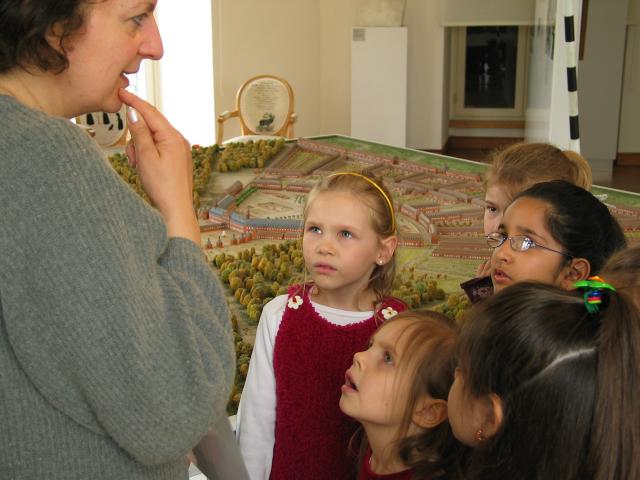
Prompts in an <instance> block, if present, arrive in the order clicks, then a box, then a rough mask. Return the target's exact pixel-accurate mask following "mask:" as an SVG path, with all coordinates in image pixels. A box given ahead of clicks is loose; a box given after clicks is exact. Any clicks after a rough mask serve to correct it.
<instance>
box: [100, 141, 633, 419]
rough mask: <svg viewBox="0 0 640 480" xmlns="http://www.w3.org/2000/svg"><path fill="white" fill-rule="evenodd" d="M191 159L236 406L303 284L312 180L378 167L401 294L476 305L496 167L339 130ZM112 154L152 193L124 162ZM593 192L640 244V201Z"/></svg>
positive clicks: (200, 151) (200, 152) (452, 308)
mask: <svg viewBox="0 0 640 480" xmlns="http://www.w3.org/2000/svg"><path fill="white" fill-rule="evenodd" d="M192 155H193V159H194V205H195V207H196V208H197V211H198V216H199V219H200V229H201V232H202V241H203V247H204V249H205V252H206V254H207V256H208V259H209V261H210V262H211V265H212V268H214V270H215V271H216V272H217V273H218V274H219V276H220V278H221V280H222V281H223V282H224V283H225V284H226V286H227V287H228V289H229V305H230V307H231V309H232V311H233V312H234V319H233V320H234V321H233V323H234V328H235V335H236V350H237V354H238V371H237V375H236V377H237V378H236V388H235V389H234V393H233V395H232V399H231V402H230V404H229V409H228V410H229V413H235V409H236V408H237V404H238V402H239V400H240V393H241V390H242V385H243V384H244V378H245V377H246V374H247V368H248V363H249V358H250V355H251V349H252V343H253V338H254V335H255V325H256V324H257V321H258V320H259V318H260V313H261V311H262V307H263V305H265V304H266V303H267V302H268V301H269V300H271V299H272V298H273V297H275V296H276V295H280V294H282V293H285V292H286V289H287V287H288V286H289V285H290V284H292V283H296V282H300V281H302V280H303V277H304V261H303V257H302V248H301V242H300V240H301V238H302V209H303V205H304V202H305V199H306V195H307V193H308V192H309V191H310V190H311V188H312V187H313V185H314V184H315V183H316V182H317V181H318V180H320V179H321V178H323V177H325V176H327V175H329V174H331V173H334V172H339V171H358V172H367V173H372V174H373V175H375V177H376V178H380V179H382V181H383V183H384V185H385V187H386V188H387V189H388V190H389V191H390V192H391V193H392V195H393V197H394V203H395V208H396V210H397V218H398V227H399V228H398V231H399V239H400V241H399V245H400V248H399V250H398V254H397V255H398V262H397V264H398V270H397V273H396V280H395V282H394V286H393V290H392V292H391V293H392V295H394V296H396V297H399V298H401V299H403V300H404V301H405V302H406V303H407V304H408V305H410V306H411V307H412V308H417V309H420V308H433V309H436V310H440V311H442V312H444V313H445V314H447V315H449V316H451V317H454V318H456V317H459V316H460V315H461V314H462V312H463V311H464V310H465V309H466V308H467V307H468V306H469V303H468V300H467V298H466V296H465V295H464V293H463V292H462V290H461V289H460V283H462V282H464V281H466V280H469V279H470V278H472V277H473V276H474V274H475V271H476V268H477V266H478V265H479V263H480V262H481V261H483V260H485V259H487V258H488V257H489V255H490V252H491V249H490V248H489V247H488V246H487V244H486V239H485V238H484V236H483V235H482V219H483V213H484V184H483V178H482V173H483V172H484V170H485V168H486V165H484V164H481V163H476V162H469V161H465V160H460V159H456V158H452V157H446V156H443V155H436V154H429V153H425V152H420V151H415V150H407V149H401V148H394V147H389V146H385V145H380V144H376V143H370V142H365V141H361V140H356V139H352V138H348V137H342V136H337V135H332V136H326V137H316V138H313V139H309V138H300V139H298V140H297V141H295V142H286V143H285V141H284V140H282V139H280V140H273V139H270V140H258V141H255V142H248V143H243V144H240V143H237V144H226V145H224V148H219V147H218V146H217V145H213V146H210V147H200V146H194V147H193V148H192ZM110 160H111V163H112V165H113V166H114V168H115V169H116V171H118V173H119V174H120V175H121V176H122V177H123V178H124V179H125V180H126V181H127V182H128V183H129V184H130V185H132V187H133V188H134V189H136V191H138V193H140V194H141V195H142V196H143V197H144V192H143V191H142V189H141V188H140V185H139V182H138V180H137V175H136V173H135V171H134V170H132V169H131V168H130V167H129V166H128V164H127V162H126V157H124V155H122V154H115V155H112V156H111V157H110ZM212 172H217V173H212ZM593 192H594V193H595V194H597V195H601V198H602V199H603V200H604V201H605V202H606V203H607V205H608V206H609V208H610V209H611V210H612V212H613V213H614V215H615V216H616V217H617V218H618V220H619V221H620V223H621V224H622V226H623V228H624V230H625V233H626V234H627V236H628V237H629V238H630V239H631V241H632V242H635V241H638V240H640V196H638V195H633V194H628V193H626V192H619V191H616V190H611V189H603V188H599V187H594V189H593Z"/></svg>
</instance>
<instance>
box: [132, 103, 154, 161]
mask: <svg viewBox="0 0 640 480" xmlns="http://www.w3.org/2000/svg"><path fill="white" fill-rule="evenodd" d="M127 117H128V119H129V131H130V132H131V143H132V144H133V146H134V149H135V153H134V162H135V164H136V165H137V164H138V159H139V158H140V157H145V156H147V155H153V156H157V155H158V149H157V148H156V144H155V141H154V139H153V136H152V134H151V132H150V131H149V128H148V127H147V124H146V121H145V119H144V118H143V117H142V116H141V115H136V113H135V110H134V111H132V110H131V108H129V109H127Z"/></svg>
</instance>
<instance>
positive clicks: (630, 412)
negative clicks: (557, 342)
mask: <svg viewBox="0 0 640 480" xmlns="http://www.w3.org/2000/svg"><path fill="white" fill-rule="evenodd" d="M602 277H603V278H604V279H605V280H606V281H607V282H608V283H610V284H611V285H613V286H614V287H615V288H616V289H617V290H616V292H615V293H611V294H610V295H608V297H609V305H608V306H607V308H606V310H605V311H604V312H603V313H602V318H601V326H600V332H599V336H598V342H599V346H598V348H599V355H598V357H599V358H598V395H597V402H596V408H595V412H594V429H593V444H592V458H594V459H596V460H597V462H596V468H595V469H594V471H595V472H596V476H595V478H596V479H597V480H600V479H614V478H615V479H627V478H640V403H639V401H640V400H639V399H640V246H636V247H633V248H627V249H625V250H621V251H619V252H617V253H616V254H614V255H613V256H612V257H611V258H610V259H609V260H608V261H607V262H606V264H605V265H604V267H603V269H602Z"/></svg>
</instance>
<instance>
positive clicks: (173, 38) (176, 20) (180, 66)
mask: <svg viewBox="0 0 640 480" xmlns="http://www.w3.org/2000/svg"><path fill="white" fill-rule="evenodd" d="M156 17H157V20H158V27H159V28H160V31H161V33H162V39H163V44H164V56H163V57H162V59H161V60H160V61H159V62H157V63H155V64H154V65H153V71H154V72H155V76H156V78H155V82H154V88H153V92H152V94H153V95H152V96H153V98H152V99H151V100H155V104H156V106H157V107H158V108H159V109H160V110H161V111H162V112H163V113H164V114H165V116H166V117H167V118H168V119H169V120H170V121H171V123H172V124H173V125H174V126H175V127H176V128H177V129H178V130H179V131H180V132H181V133H182V134H183V135H184V136H185V138H186V139H187V140H188V141H189V142H190V143H192V144H201V145H210V144H212V143H214V142H215V134H214V129H213V125H214V123H215V117H214V100H213V68H212V65H213V52H212V49H213V46H212V42H211V4H210V2H209V0H191V3H190V8H184V5H182V4H181V3H179V2H170V1H165V2H160V4H159V5H158V8H157V11H156Z"/></svg>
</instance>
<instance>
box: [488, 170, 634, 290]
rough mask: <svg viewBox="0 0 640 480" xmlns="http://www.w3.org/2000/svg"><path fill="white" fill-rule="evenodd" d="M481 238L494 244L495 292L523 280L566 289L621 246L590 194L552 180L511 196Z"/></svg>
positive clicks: (618, 233) (613, 224)
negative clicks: (493, 228) (496, 224)
mask: <svg viewBox="0 0 640 480" xmlns="http://www.w3.org/2000/svg"><path fill="white" fill-rule="evenodd" d="M487 243H488V244H489V246H491V247H493V248H494V250H493V254H492V256H491V279H492V281H493V287H494V290H495V291H499V290H501V289H503V288H504V287H506V286H508V285H511V284H513V283H515V282H519V281H523V280H532V281H538V282H542V283H547V284H550V285H556V286H559V287H561V288H564V289H571V288H572V287H573V284H574V283H575V282H576V281H578V280H583V279H585V278H587V277H589V276H590V275H595V274H597V272H598V271H599V270H600V269H601V268H602V266H603V264H604V262H605V260H606V259H607V258H608V257H609V256H610V255H611V254H612V253H614V252H615V251H616V250H619V249H621V248H623V247H624V246H625V245H626V239H625V237H624V233H623V231H622V228H621V227H620V225H619V224H618V222H617V221H616V219H615V218H613V216H612V215H611V213H610V212H609V209H608V208H607V207H606V206H605V205H604V204H603V203H602V202H600V201H599V200H598V199H597V198H596V197H594V196H593V195H592V194H591V193H589V192H587V191H586V190H584V189H582V188H580V187H577V186H575V185H572V184H570V183H568V182H564V181H561V180H555V181H553V182H544V183H538V184H536V185H534V186H532V187H530V188H529V189H527V190H525V191H524V192H522V193H520V194H519V195H517V196H516V198H515V200H514V201H513V202H512V203H511V204H510V205H509V206H508V207H507V209H506V211H505V214H504V217H503V218H502V221H501V222H500V225H499V227H498V229H497V230H496V231H495V232H493V233H490V234H489V235H488V236H487Z"/></svg>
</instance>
